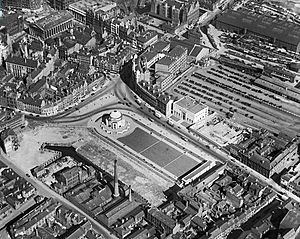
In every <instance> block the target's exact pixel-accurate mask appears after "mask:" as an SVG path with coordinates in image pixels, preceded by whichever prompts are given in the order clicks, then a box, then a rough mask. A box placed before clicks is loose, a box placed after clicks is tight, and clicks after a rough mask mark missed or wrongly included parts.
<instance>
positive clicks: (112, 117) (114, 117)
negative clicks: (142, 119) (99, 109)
mask: <svg viewBox="0 0 300 239" xmlns="http://www.w3.org/2000/svg"><path fill="white" fill-rule="evenodd" d="M102 123H104V124H105V125H106V126H107V127H109V128H111V129H119V128H122V127H124V126H125V125H126V122H125V119H123V116H122V114H121V112H120V111H118V110H114V111H112V112H111V113H110V114H105V115H103V116H102Z"/></svg>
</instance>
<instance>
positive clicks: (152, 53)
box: [141, 51, 158, 62]
mask: <svg viewBox="0 0 300 239" xmlns="http://www.w3.org/2000/svg"><path fill="white" fill-rule="evenodd" d="M157 54H158V53H157V52H155V51H146V52H144V53H143V54H142V55H141V57H145V58H146V60H147V62H149V61H151V60H152V59H153V58H155V57H156V56H157Z"/></svg>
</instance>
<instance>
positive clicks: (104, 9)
mask: <svg viewBox="0 0 300 239" xmlns="http://www.w3.org/2000/svg"><path fill="white" fill-rule="evenodd" d="M68 9H69V11H70V12H71V13H72V14H73V15H74V17H75V20H76V21H78V22H80V23H83V24H87V23H88V22H87V19H88V18H89V17H90V16H89V14H92V15H93V16H96V15H97V17H100V18H101V19H102V20H108V19H109V18H112V17H114V16H116V14H118V13H119V11H118V9H119V8H118V7H117V4H116V3H115V2H113V1H110V0H82V1H77V2H74V3H72V4H70V5H69V7H68Z"/></svg>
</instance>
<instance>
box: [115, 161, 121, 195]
mask: <svg viewBox="0 0 300 239" xmlns="http://www.w3.org/2000/svg"><path fill="white" fill-rule="evenodd" d="M117 162H118V160H115V165H114V197H115V198H116V197H119V196H120V194H119V179H118V166H117Z"/></svg>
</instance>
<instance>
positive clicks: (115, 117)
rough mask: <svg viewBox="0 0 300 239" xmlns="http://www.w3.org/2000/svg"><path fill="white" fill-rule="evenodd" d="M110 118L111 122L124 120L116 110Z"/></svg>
mask: <svg viewBox="0 0 300 239" xmlns="http://www.w3.org/2000/svg"><path fill="white" fill-rule="evenodd" d="M109 116H110V118H111V120H121V119H122V114H121V113H120V111H118V110H114V111H113V112H111V113H110V115H109Z"/></svg>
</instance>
